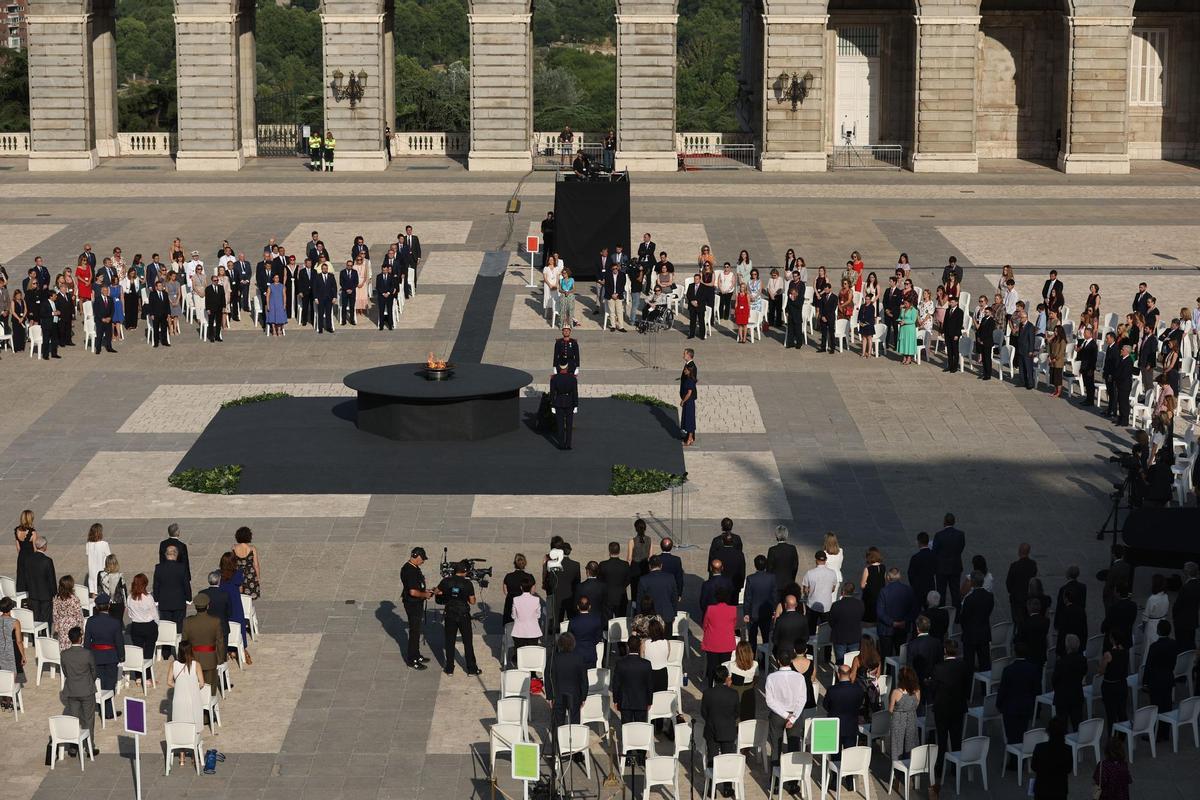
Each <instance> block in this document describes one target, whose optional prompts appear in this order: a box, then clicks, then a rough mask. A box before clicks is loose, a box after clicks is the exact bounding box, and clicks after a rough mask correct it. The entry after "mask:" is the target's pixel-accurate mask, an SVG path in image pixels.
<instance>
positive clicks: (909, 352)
mask: <svg viewBox="0 0 1200 800" xmlns="http://www.w3.org/2000/svg"><path fill="white" fill-rule="evenodd" d="M896 352H898V353H899V354H900V355H902V356H904V360H903V361H902V362H901V363H903V364H911V363H913V356H915V355H916V354H917V310H916V309H915V308H913V305H912V303H910V302H908V299H907V298H905V299H904V300H903V301H902V302H901V304H900V341H899V342H897V344H896Z"/></svg>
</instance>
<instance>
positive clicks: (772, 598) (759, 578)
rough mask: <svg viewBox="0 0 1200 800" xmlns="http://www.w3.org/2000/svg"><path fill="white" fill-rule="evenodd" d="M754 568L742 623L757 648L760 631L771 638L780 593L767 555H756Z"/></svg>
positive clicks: (767, 639)
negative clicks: (773, 617)
mask: <svg viewBox="0 0 1200 800" xmlns="http://www.w3.org/2000/svg"><path fill="white" fill-rule="evenodd" d="M754 569H755V572H754V574H753V575H751V576H750V577H748V578H747V579H746V596H745V599H744V601H743V603H742V623H743V624H744V625H745V626H746V632H747V633H748V635H749V637H750V646H751V647H755V648H757V647H758V636H759V634H760V633H761V634H762V640H763V641H764V642H768V641H770V640H771V615H772V614H774V613H775V603H776V602H778V593H777V592H776V591H775V576H774V575H772V574H771V573H770V572H767V557H766V556H762V555H760V556H755V557H754ZM860 619H861V617H860Z"/></svg>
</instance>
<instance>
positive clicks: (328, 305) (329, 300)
mask: <svg viewBox="0 0 1200 800" xmlns="http://www.w3.org/2000/svg"><path fill="white" fill-rule="evenodd" d="M335 297H337V281H336V280H335V279H334V277H333V276H332V275H330V274H329V263H328V262H325V263H323V264H321V272H320V273H319V274H318V275H317V277H316V282H315V283H314V284H313V300H314V301H315V302H316V305H317V333H325V331H329V332H330V333H333V299H334V298H335Z"/></svg>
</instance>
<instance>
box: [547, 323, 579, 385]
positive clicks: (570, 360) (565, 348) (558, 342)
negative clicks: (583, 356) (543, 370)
mask: <svg viewBox="0 0 1200 800" xmlns="http://www.w3.org/2000/svg"><path fill="white" fill-rule="evenodd" d="M562 363H566V364H567V367H568V369H569V370H570V372H571V374H572V375H578V374H579V365H580V363H582V362H581V360H580V357H579V342H578V341H576V340H575V339H572V338H571V326H570V325H564V326H563V328H562V337H561V338H559V339H555V340H554V353H553V355H552V356H551V358H550V365H551V369H556V368H557V367H558V365H559V364H562Z"/></svg>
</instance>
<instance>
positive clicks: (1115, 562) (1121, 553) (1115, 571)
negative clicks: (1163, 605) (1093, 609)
mask: <svg viewBox="0 0 1200 800" xmlns="http://www.w3.org/2000/svg"><path fill="white" fill-rule="evenodd" d="M1109 555H1110V561H1109V564H1108V572H1107V573H1105V575H1104V588H1103V589H1102V590H1101V600H1102V602H1103V603H1104V608H1105V609H1107V608H1108V607H1109V606H1111V605H1112V604H1113V603H1115V602H1116V600H1117V587H1118V586H1119V585H1121V584H1124V585H1125V586H1132V585H1133V565H1132V564H1130V563H1129V561H1127V560H1126V559H1125V545H1123V544H1114V545H1113V546H1112V547H1111V548H1109ZM1185 574H1186V572H1185Z"/></svg>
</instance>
